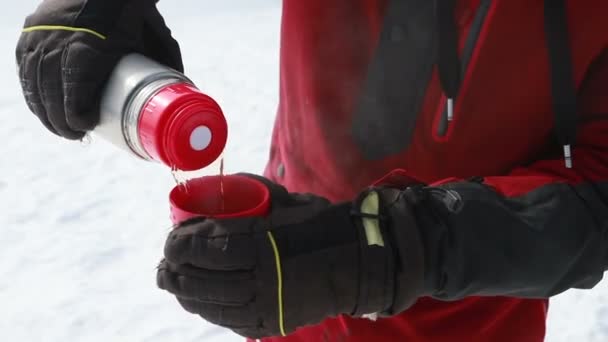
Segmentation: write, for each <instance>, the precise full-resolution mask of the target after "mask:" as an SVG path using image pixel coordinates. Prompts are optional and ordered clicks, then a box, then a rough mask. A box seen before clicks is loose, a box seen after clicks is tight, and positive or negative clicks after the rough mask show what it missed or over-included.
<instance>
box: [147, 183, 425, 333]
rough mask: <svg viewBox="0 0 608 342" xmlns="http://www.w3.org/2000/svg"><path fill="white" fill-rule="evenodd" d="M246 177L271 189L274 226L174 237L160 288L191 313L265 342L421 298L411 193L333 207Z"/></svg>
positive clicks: (200, 223)
mask: <svg viewBox="0 0 608 342" xmlns="http://www.w3.org/2000/svg"><path fill="white" fill-rule="evenodd" d="M249 176H250V177H256V178H257V179H259V180H261V181H262V182H264V183H265V184H266V185H267V187H268V188H269V189H270V193H271V198H272V204H271V212H270V214H269V215H268V217H266V218H239V219H205V218H195V219H191V220H188V221H185V222H183V223H181V224H180V225H179V226H178V227H176V229H174V230H173V231H172V232H171V233H170V234H169V237H168V239H167V242H166V245H165V259H164V260H162V261H161V263H160V265H159V268H158V273H157V283H158V286H159V287H160V288H161V289H165V290H167V291H169V292H171V293H173V294H175V295H176V297H177V300H178V301H179V302H180V304H181V305H182V306H183V307H184V308H185V309H186V310H187V311H189V312H191V313H195V314H199V315H200V316H202V317H203V318H204V319H206V320H207V321H209V322H211V323H214V324H217V325H221V326H224V327H227V328H230V329H232V330H233V331H234V332H236V333H238V334H240V335H243V336H246V337H249V338H261V337H266V336H278V335H285V334H289V333H291V332H293V331H294V330H295V329H296V328H298V327H302V326H305V325H311V324H316V323H319V322H321V321H322V320H324V319H325V318H328V317H331V316H337V315H339V314H347V315H352V316H363V315H365V314H370V313H379V314H381V315H391V314H395V313H398V312H401V311H403V310H405V309H406V308H408V307H409V306H410V305H411V304H413V302H414V301H415V300H416V299H417V298H418V297H419V296H420V295H422V294H423V292H424V291H423V289H422V288H423V282H424V279H423V278H424V257H423V252H422V247H421V246H422V244H421V242H420V236H419V233H418V229H417V227H416V224H415V222H414V219H413V218H412V214H411V211H410V208H409V207H408V205H407V201H403V200H400V198H401V197H402V196H406V195H407V192H401V191H399V190H395V189H389V188H384V189H382V188H370V189H368V190H366V191H365V192H363V193H362V194H361V196H359V198H358V199H357V200H356V201H354V202H353V203H342V204H335V205H332V204H330V203H329V202H328V201H327V200H325V199H323V198H320V197H316V196H313V195H303V194H293V193H288V192H287V191H286V190H285V188H283V187H281V186H279V185H276V184H273V183H271V182H270V181H268V180H266V179H264V178H261V177H257V176H252V175H249ZM404 246H407V248H403V247H404Z"/></svg>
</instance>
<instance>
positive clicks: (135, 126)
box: [122, 75, 185, 160]
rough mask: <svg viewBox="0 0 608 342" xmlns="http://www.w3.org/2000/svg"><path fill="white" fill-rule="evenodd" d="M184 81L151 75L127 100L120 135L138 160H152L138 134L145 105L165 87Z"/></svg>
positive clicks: (172, 77) (171, 76)
mask: <svg viewBox="0 0 608 342" xmlns="http://www.w3.org/2000/svg"><path fill="white" fill-rule="evenodd" d="M167 76H168V77H167ZM184 81H185V80H183V79H180V78H176V77H174V76H173V75H152V77H151V79H149V80H144V81H143V82H142V83H141V84H140V88H139V89H137V90H134V92H133V95H132V96H131V97H130V98H129V99H128V100H127V103H126V105H125V110H124V115H123V119H122V134H123V136H124V139H125V142H126V143H127V145H128V146H129V148H130V149H131V151H133V153H135V154H136V155H137V156H139V157H140V158H143V159H146V160H154V158H153V157H152V156H151V155H150V154H149V153H148V152H147V151H146V149H145V148H144V144H143V142H142V141H141V138H140V134H139V127H140V124H139V123H140V120H141V116H142V114H144V110H145V109H146V104H147V103H148V102H149V101H150V100H151V99H152V97H153V96H154V95H156V94H157V93H158V92H160V91H161V90H163V89H164V88H165V87H168V86H170V85H172V84H177V83H183V82H184Z"/></svg>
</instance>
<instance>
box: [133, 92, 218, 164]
mask: <svg viewBox="0 0 608 342" xmlns="http://www.w3.org/2000/svg"><path fill="white" fill-rule="evenodd" d="M138 132H139V139H140V141H141V143H142V145H143V148H144V149H145V150H146V152H147V153H148V154H149V155H150V156H151V157H152V158H153V159H155V160H158V161H161V162H163V163H164V164H166V165H169V166H171V167H172V168H175V169H179V170H184V171H192V170H199V169H202V168H204V167H205V166H207V165H209V164H211V163H212V162H213V161H215V160H216V159H217V158H218V157H219V156H220V154H221V153H222V151H223V150H224V146H225V145H226V139H227V137H228V125H227V123H226V118H225V117H224V114H223V113H222V110H221V108H220V106H219V105H218V104H217V102H215V101H214V100H213V99H212V98H211V97H209V96H207V95H205V94H203V93H202V92H201V91H199V90H198V89H197V88H196V87H194V86H192V85H190V84H187V83H176V84H171V85H168V86H166V87H164V88H162V89H161V90H160V91H159V92H158V93H156V94H155V95H154V96H152V98H151V99H150V100H149V101H148V102H147V103H146V104H145V106H144V107H143V108H142V112H141V115H140V118H139V122H138Z"/></svg>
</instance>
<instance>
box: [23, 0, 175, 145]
mask: <svg viewBox="0 0 608 342" xmlns="http://www.w3.org/2000/svg"><path fill="white" fill-rule="evenodd" d="M131 52H137V53H140V54H143V55H146V56H148V57H150V58H152V59H154V60H156V61H159V62H160V63H163V64H165V65H168V66H170V67H172V68H174V69H176V70H178V71H183V65H182V59H181V53H180V49H179V45H178V44H177V42H176V41H175V40H174V39H173V38H172V37H171V31H170V30H169V29H168V28H167V27H166V26H165V22H164V20H163V18H162V17H161V15H160V13H159V12H158V10H157V9H156V0H46V1H43V2H42V3H41V4H40V5H39V6H38V8H37V9H36V11H35V12H34V13H33V14H32V15H30V16H28V17H27V19H26V20H25V26H24V30H23V33H22V34H21V37H20V39H19V42H18V44H17V49H16V57H17V65H18V68H19V78H20V80H21V86H22V89H23V94H24V97H25V100H26V102H27V104H28V106H29V108H30V110H31V111H32V112H33V113H34V114H36V116H37V117H38V118H39V119H40V121H42V123H43V124H44V125H45V126H46V127H47V128H48V129H49V130H50V131H52V132H53V133H55V134H57V135H60V136H63V137H65V138H68V139H80V138H81V137H82V136H83V135H84V134H85V133H86V132H87V131H89V130H92V129H93V128H94V127H95V126H96V125H97V123H98V122H99V103H100V100H101V91H102V89H103V86H104V84H105V82H106V80H107V79H108V77H109V75H110V73H111V71H112V69H113V68H114V66H115V65H116V64H117V62H118V60H119V59H120V58H121V57H123V56H124V55H125V54H128V53H131Z"/></svg>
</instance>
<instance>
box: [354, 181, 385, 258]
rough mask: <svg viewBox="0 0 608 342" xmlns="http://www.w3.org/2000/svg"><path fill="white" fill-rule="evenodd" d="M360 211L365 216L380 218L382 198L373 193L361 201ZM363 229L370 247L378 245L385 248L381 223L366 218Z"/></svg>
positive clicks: (374, 219) (375, 219)
mask: <svg viewBox="0 0 608 342" xmlns="http://www.w3.org/2000/svg"><path fill="white" fill-rule="evenodd" d="M360 209H361V212H362V213H363V214H369V215H374V216H378V213H379V212H380V196H379V195H378V193H377V192H375V191H372V192H370V193H369V194H368V195H367V196H365V198H364V199H363V201H361V208H360ZM363 228H364V229H365V237H366V238H367V245H368V246H372V245H377V246H380V247H384V239H383V238H382V232H381V231H380V221H379V220H378V219H377V218H371V217H364V218H363Z"/></svg>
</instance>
